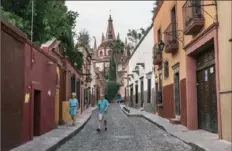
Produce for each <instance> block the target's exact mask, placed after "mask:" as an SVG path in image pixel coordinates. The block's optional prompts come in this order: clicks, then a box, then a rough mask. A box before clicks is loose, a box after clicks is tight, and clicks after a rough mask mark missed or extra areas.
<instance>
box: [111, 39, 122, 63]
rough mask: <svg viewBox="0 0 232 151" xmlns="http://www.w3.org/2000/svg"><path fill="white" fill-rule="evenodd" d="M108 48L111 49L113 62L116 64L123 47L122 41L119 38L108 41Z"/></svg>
mask: <svg viewBox="0 0 232 151" xmlns="http://www.w3.org/2000/svg"><path fill="white" fill-rule="evenodd" d="M110 49H111V50H112V57H113V62H114V63H115V64H116V66H117V65H118V63H119V60H120V58H121V55H122V54H123V52H124V49H125V46H124V43H123V42H122V41H121V40H120V39H116V40H113V41H112V42H111V43H110Z"/></svg>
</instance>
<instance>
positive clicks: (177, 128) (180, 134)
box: [120, 105, 232, 151]
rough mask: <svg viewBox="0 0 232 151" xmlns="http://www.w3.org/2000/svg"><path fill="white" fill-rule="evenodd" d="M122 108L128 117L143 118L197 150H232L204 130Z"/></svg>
mask: <svg viewBox="0 0 232 151" xmlns="http://www.w3.org/2000/svg"><path fill="white" fill-rule="evenodd" d="M120 107H121V109H122V110H123V112H124V113H125V114H126V115H128V116H140V117H143V118H145V119H147V120H148V121H150V122H152V123H154V124H156V125H157V126H159V127H160V128H163V129H164V130H165V131H167V132H168V133H169V134H171V135H172V136H175V137H177V138H179V139H180V140H182V141H184V142H186V143H188V144H190V145H191V146H192V147H194V148H196V150H202V151H231V149H232V145H231V143H230V142H228V141H225V140H220V139H218V135H217V134H212V133H210V132H207V131H204V130H188V129H187V128H186V127H185V126H183V125H177V124H172V123H170V122H169V121H168V120H167V119H165V118H162V117H160V116H158V115H155V114H152V113H148V112H145V111H140V110H137V109H134V108H131V107H127V106H125V105H120ZM124 107H125V108H126V109H128V110H129V113H128V112H127V111H126V110H125V109H124Z"/></svg>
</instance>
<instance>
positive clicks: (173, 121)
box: [169, 118, 180, 124]
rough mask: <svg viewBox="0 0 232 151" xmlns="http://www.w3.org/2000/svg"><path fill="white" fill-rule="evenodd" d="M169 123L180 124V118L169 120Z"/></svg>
mask: <svg viewBox="0 0 232 151" xmlns="http://www.w3.org/2000/svg"><path fill="white" fill-rule="evenodd" d="M169 122H170V123H172V124H180V118H170V119H169Z"/></svg>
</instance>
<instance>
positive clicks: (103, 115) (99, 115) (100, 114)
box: [98, 113, 107, 121]
mask: <svg viewBox="0 0 232 151" xmlns="http://www.w3.org/2000/svg"><path fill="white" fill-rule="evenodd" d="M106 117H107V113H104V114H102V113H98V120H100V121H101V120H106V119H107V118H106Z"/></svg>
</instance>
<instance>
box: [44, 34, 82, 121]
mask: <svg viewBox="0 0 232 151" xmlns="http://www.w3.org/2000/svg"><path fill="white" fill-rule="evenodd" d="M60 44H61V42H60V41H59V40H57V39H55V38H53V39H51V40H49V41H47V42H46V43H44V44H42V45H41V48H42V49H43V51H44V52H46V53H47V54H49V55H50V56H52V57H53V58H55V59H56V61H57V66H56V95H55V123H56V125H58V124H64V123H67V122H68V121H70V120H71V117H70V115H69V111H68V100H69V99H70V97H71V93H72V92H75V93H76V94H77V98H78V100H79V103H80V110H81V112H82V111H83V109H84V106H83V105H82V104H84V95H83V94H81V92H82V91H83V89H84V88H82V87H81V83H83V82H82V81H81V76H82V74H81V73H80V72H79V71H78V70H77V69H76V68H75V67H74V66H72V64H71V63H70V62H69V61H68V59H67V57H66V56H63V55H62V51H63V50H62V48H61V45H60Z"/></svg>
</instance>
